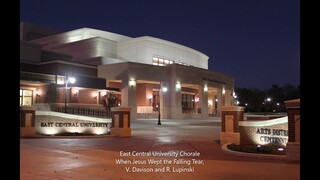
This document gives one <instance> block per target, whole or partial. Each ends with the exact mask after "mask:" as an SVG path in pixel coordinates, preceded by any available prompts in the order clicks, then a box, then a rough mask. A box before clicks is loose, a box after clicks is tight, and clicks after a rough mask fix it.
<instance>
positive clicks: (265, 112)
mask: <svg viewBox="0 0 320 180" xmlns="http://www.w3.org/2000/svg"><path fill="white" fill-rule="evenodd" d="M267 101H271V98H265V99H264V116H267Z"/></svg>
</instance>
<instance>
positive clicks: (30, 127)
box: [20, 106, 36, 137]
mask: <svg viewBox="0 0 320 180" xmlns="http://www.w3.org/2000/svg"><path fill="white" fill-rule="evenodd" d="M35 111H36V108H35V107H33V106H21V107H20V136H21V137H31V136H35V135H36V128H35Z"/></svg>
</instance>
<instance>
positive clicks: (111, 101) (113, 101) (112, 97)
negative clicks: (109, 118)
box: [103, 92, 118, 111]
mask: <svg viewBox="0 0 320 180" xmlns="http://www.w3.org/2000/svg"><path fill="white" fill-rule="evenodd" d="M117 100H118V99H117V95H116V94H114V93H112V92H109V93H108V94H107V97H106V99H103V107H104V108H105V109H106V110H107V111H110V110H111V108H112V107H116V106H117Z"/></svg>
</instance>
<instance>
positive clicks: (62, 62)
mask: <svg viewBox="0 0 320 180" xmlns="http://www.w3.org/2000/svg"><path fill="white" fill-rule="evenodd" d="M52 63H61V64H69V65H75V66H81V67H87V68H92V69H98V68H97V67H96V66H92V65H91V66H90V65H85V64H79V63H77V62H68V61H62V60H54V61H47V62H40V63H37V64H38V65H43V64H52Z"/></svg>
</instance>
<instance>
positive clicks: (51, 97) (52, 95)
mask: <svg viewBox="0 0 320 180" xmlns="http://www.w3.org/2000/svg"><path fill="white" fill-rule="evenodd" d="M59 97H60V93H59V91H58V90H57V84H55V83H50V84H49V87H48V90H47V94H46V98H45V102H46V103H48V104H49V105H50V108H52V106H53V105H54V104H55V103H56V102H57V101H58V99H59Z"/></svg>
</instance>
